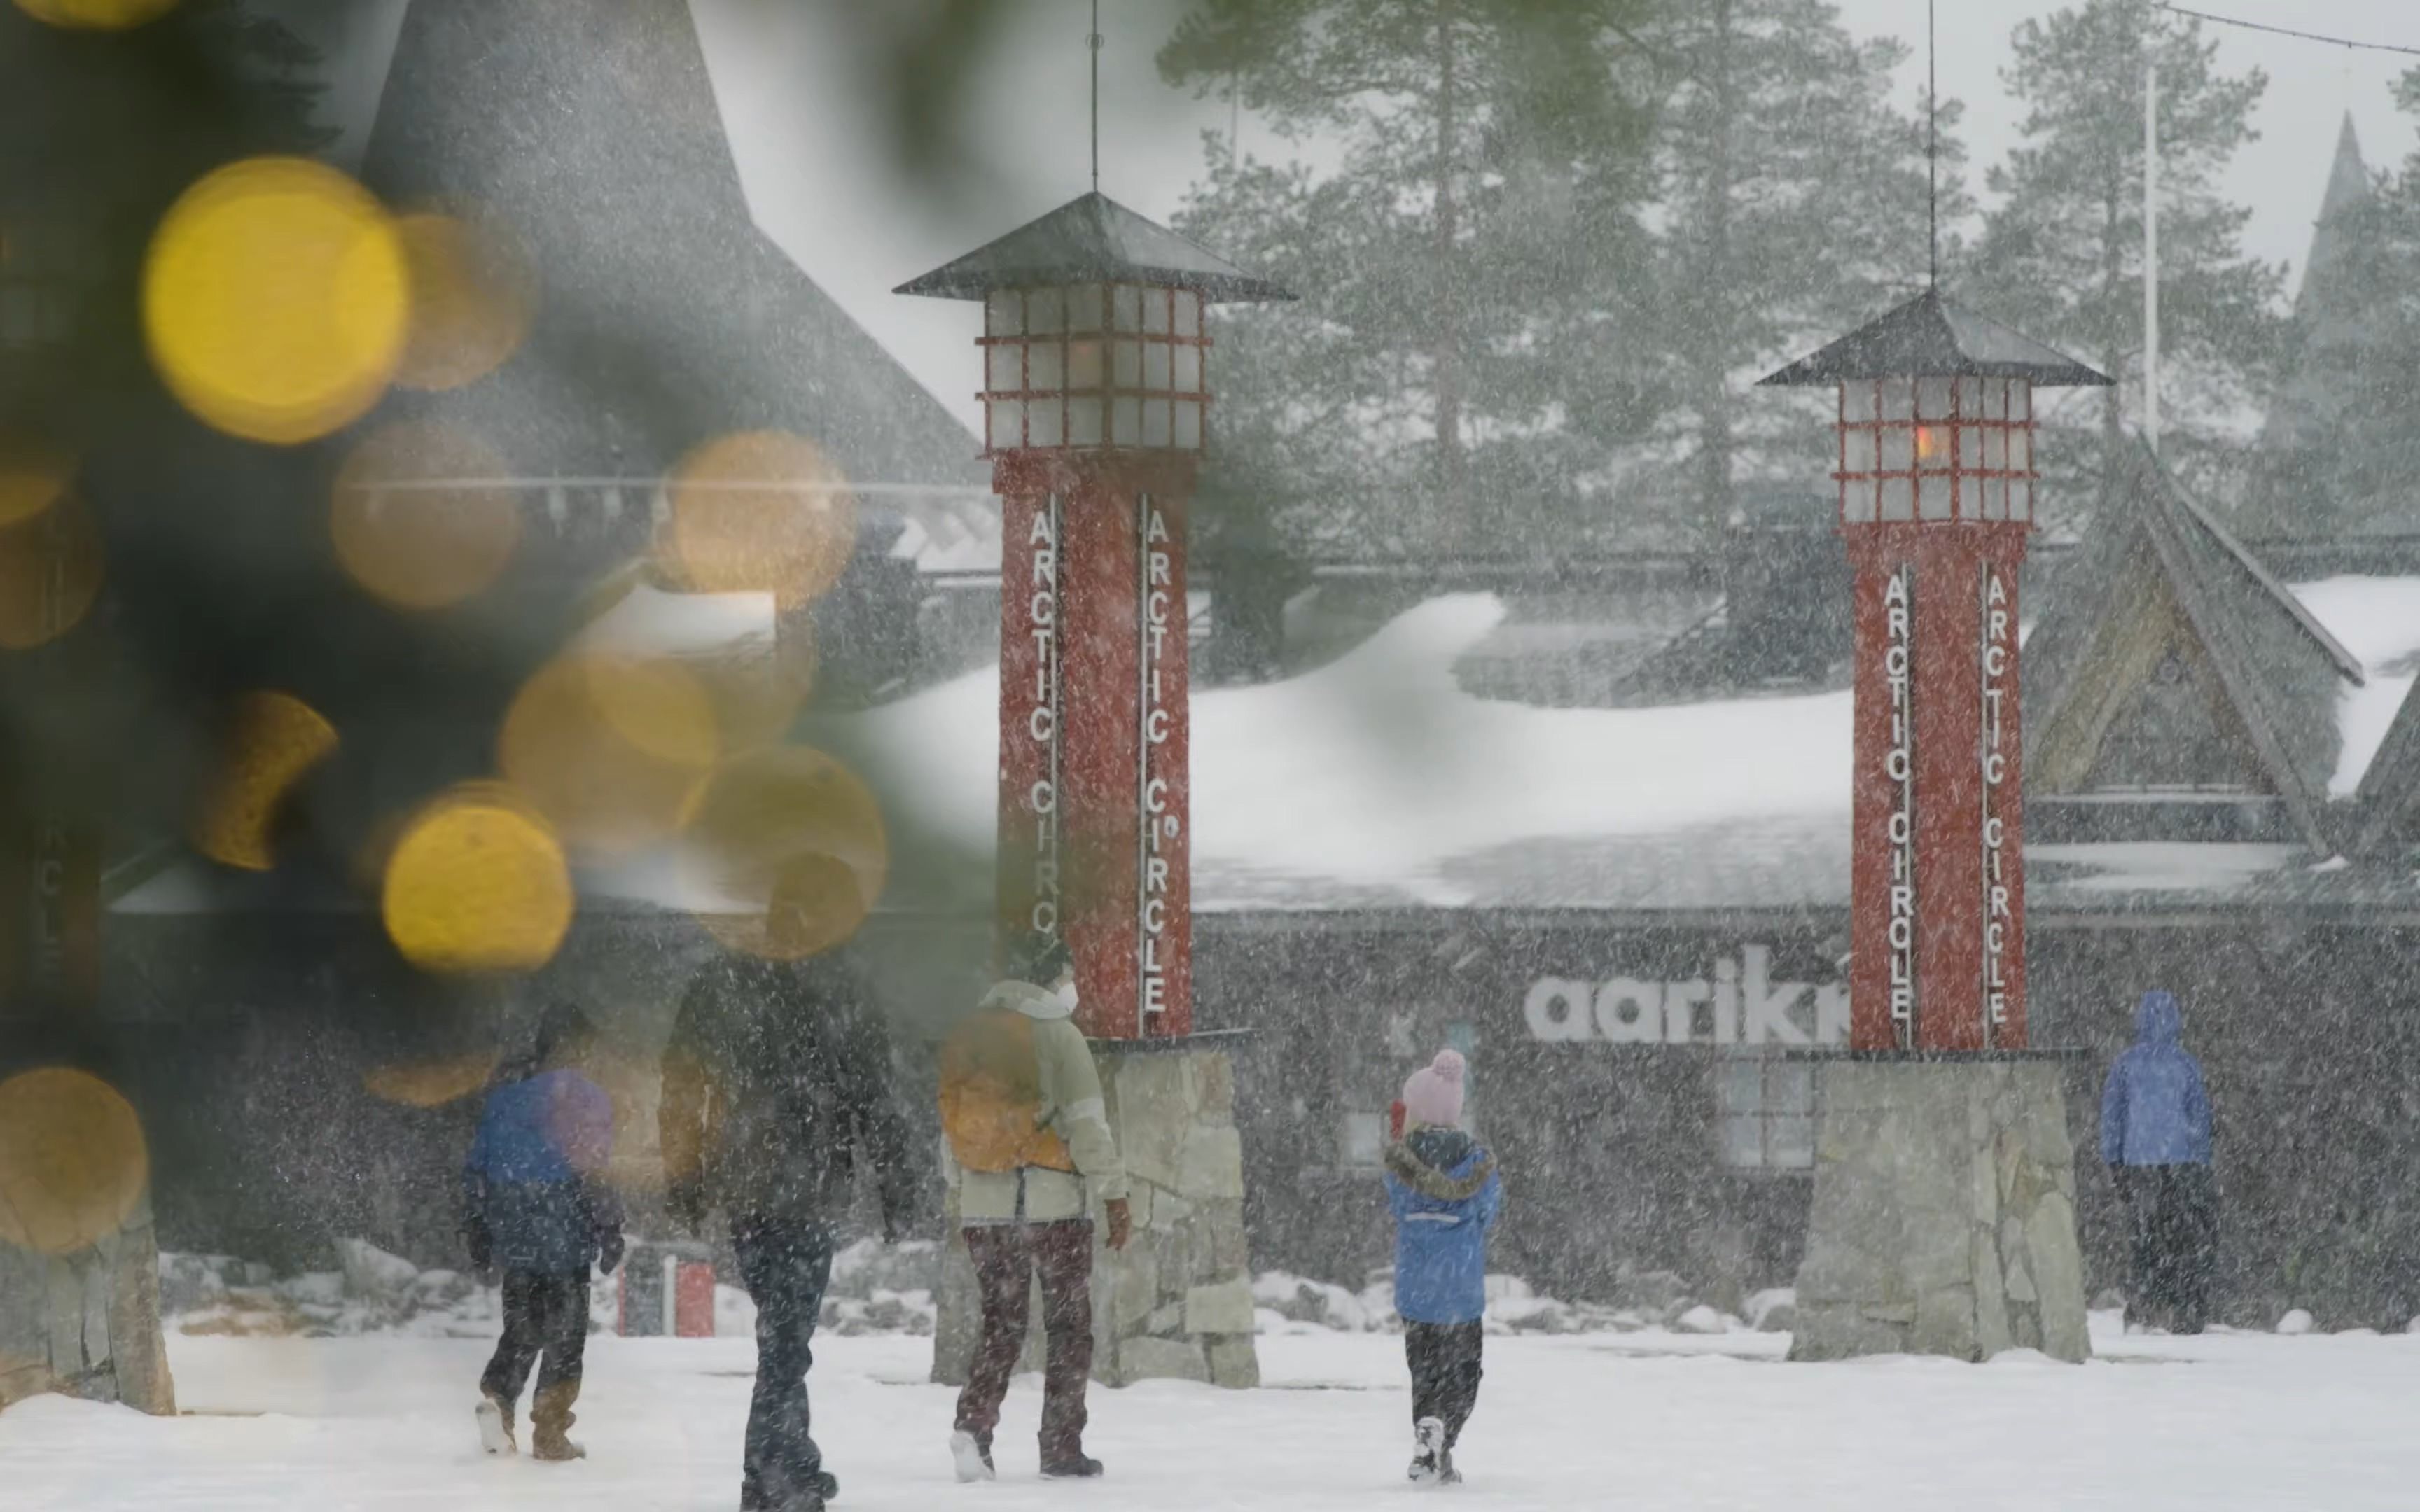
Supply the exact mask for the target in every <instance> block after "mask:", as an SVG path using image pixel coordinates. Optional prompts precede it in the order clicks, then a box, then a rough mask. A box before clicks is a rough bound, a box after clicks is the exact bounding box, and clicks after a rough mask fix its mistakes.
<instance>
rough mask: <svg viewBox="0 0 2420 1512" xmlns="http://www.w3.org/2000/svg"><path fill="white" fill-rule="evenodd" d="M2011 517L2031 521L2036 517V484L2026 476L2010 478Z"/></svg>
mask: <svg viewBox="0 0 2420 1512" xmlns="http://www.w3.org/2000/svg"><path fill="white" fill-rule="evenodd" d="M2033 517H2034V486H2033V484H2032V483H2031V482H2029V481H2027V480H2026V479H2024V478H2010V479H2009V518H2010V519H2021V520H2024V521H2026V522H2027V523H2031V522H2032V520H2033Z"/></svg>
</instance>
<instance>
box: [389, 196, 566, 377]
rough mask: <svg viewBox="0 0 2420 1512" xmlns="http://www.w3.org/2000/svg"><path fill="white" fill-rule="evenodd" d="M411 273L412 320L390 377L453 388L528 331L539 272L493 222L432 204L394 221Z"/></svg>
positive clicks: (497, 361) (500, 359)
mask: <svg viewBox="0 0 2420 1512" xmlns="http://www.w3.org/2000/svg"><path fill="white" fill-rule="evenodd" d="M396 230H397V232H398V233H399V234H400V235H401V237H402V239H403V255H404V262H405V266H406V267H407V268H408V269H409V270H410V272H411V329H410V332H409V333H408V334H407V335H406V337H405V339H404V345H403V360H402V363H401V364H400V365H399V366H398V367H397V368H396V375H395V380H396V382H397V383H399V384H401V385H403V386H404V387H405V388H408V389H428V390H437V389H458V388H460V387H462V386H463V385H464V384H467V383H475V382H477V381H478V380H479V379H481V378H486V377H487V376H488V375H489V374H490V373H492V372H494V371H495V370H496V369H497V368H499V367H502V366H504V363H505V361H506V360H507V359H509V358H510V357H511V356H512V355H513V353H514V352H515V351H516V350H518V349H519V348H520V344H521V342H522V341H523V340H524V339H525V338H526V337H527V336H528V335H529V329H530V321H531V319H532V317H533V316H534V315H535V311H536V308H537V278H536V275H535V272H533V271H532V270H531V268H530V265H529V262H528V260H527V259H526V258H525V257H523V256H522V255H521V254H520V249H519V248H517V247H515V246H514V245H513V244H512V243H511V242H510V241H509V240H508V239H506V238H505V237H504V236H503V235H502V234H501V233H499V232H498V231H497V230H496V229H494V228H493V227H492V226H489V225H486V224H480V223H477V222H473V221H465V220H462V219H459V218H458V217H456V216H452V215H445V214H442V213H439V212H436V211H433V210H423V211H419V212H416V213H413V214H411V215H406V216H404V217H402V218H401V219H400V220H398V221H397V222H396Z"/></svg>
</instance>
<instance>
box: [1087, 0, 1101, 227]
mask: <svg viewBox="0 0 2420 1512" xmlns="http://www.w3.org/2000/svg"><path fill="white" fill-rule="evenodd" d="M1084 48H1085V51H1087V52H1089V53H1091V54H1093V193H1095V194H1097V193H1100V192H1101V0H1093V29H1092V30H1091V31H1090V32H1088V33H1086V34H1085V37H1084Z"/></svg>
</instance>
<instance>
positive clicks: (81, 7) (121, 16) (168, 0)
mask: <svg viewBox="0 0 2420 1512" xmlns="http://www.w3.org/2000/svg"><path fill="white" fill-rule="evenodd" d="M17 8H18V9H20V10H22V11H23V12H24V13H25V14H27V15H29V16H31V17H33V18H34V19H35V20H36V21H39V22H43V23H47V24H49V25H53V26H65V27H69V28H70V29H73V30H76V31H94V32H122V31H131V30H132V29H133V28H134V27H137V26H143V25H148V24H149V23H152V22H155V21H158V20H159V19H160V18H161V17H163V16H164V15H166V14H167V13H168V12H169V11H171V10H174V9H176V8H177V0H17Z"/></svg>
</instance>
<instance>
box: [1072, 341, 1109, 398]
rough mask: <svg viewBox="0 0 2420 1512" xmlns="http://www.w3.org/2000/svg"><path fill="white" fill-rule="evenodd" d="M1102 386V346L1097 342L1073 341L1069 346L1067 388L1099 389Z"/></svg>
mask: <svg viewBox="0 0 2420 1512" xmlns="http://www.w3.org/2000/svg"><path fill="white" fill-rule="evenodd" d="M1100 386H1101V344H1100V343H1099V342H1097V341H1071V342H1069V343H1068V344H1067V387H1069V388H1071V389H1097V388H1099V387H1100Z"/></svg>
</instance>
